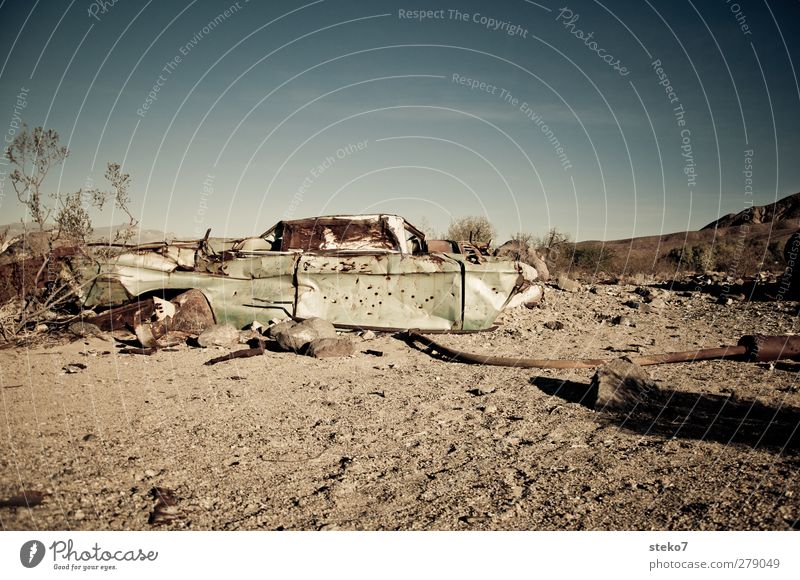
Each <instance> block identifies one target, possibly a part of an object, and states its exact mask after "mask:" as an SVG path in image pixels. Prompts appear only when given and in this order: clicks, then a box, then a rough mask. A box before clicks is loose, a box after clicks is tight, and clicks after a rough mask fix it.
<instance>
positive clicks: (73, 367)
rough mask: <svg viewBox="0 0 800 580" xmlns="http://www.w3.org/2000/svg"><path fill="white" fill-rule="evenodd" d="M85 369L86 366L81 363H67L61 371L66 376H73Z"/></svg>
mask: <svg viewBox="0 0 800 580" xmlns="http://www.w3.org/2000/svg"><path fill="white" fill-rule="evenodd" d="M86 368H87V367H86V365H85V364H83V363H69V364H67V365H64V367H63V368H62V369H61V370H63V371H64V372H65V373H66V374H68V375H74V374H75V373H77V372H80V371H82V370H85V369H86Z"/></svg>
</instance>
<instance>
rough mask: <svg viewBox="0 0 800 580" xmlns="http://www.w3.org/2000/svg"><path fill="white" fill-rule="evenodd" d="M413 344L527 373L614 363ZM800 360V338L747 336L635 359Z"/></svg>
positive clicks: (413, 335)
mask: <svg viewBox="0 0 800 580" xmlns="http://www.w3.org/2000/svg"><path fill="white" fill-rule="evenodd" d="M406 336H407V337H408V339H409V340H410V341H412V342H419V343H421V344H424V345H425V346H427V347H429V348H431V349H432V350H434V351H436V352H438V353H439V354H441V355H443V356H445V357H446V358H448V359H450V360H453V361H459V362H464V363H471V364H481V365H492V366H501V367H517V368H526V369H591V368H595V367H599V366H602V365H604V364H608V363H609V362H611V359H597V358H584V359H572V360H569V359H563V360H560V359H535V358H526V357H505V356H490V355H483V354H474V353H469V352H463V351H460V350H456V349H453V348H449V347H447V346H444V345H442V344H439V343H438V342H436V341H434V340H432V339H430V338H428V337H427V336H425V335H422V334H420V333H418V332H415V331H413V330H409V331H408V332H407V333H406ZM798 356H800V336H763V335H746V336H743V337H742V338H741V339H740V340H739V344H738V345H737V346H723V347H719V348H701V349H697V350H687V351H682V352H669V353H664V354H654V355H649V356H638V357H631V361H633V362H635V363H636V364H638V365H640V366H646V365H658V364H666V363H680V362H694V361H700V360H712V359H738V360H753V361H759V362H765V361H774V360H779V359H782V358H797V357H798Z"/></svg>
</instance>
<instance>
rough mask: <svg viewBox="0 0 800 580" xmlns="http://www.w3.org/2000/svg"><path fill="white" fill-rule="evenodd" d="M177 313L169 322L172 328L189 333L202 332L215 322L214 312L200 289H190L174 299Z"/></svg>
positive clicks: (173, 302)
mask: <svg viewBox="0 0 800 580" xmlns="http://www.w3.org/2000/svg"><path fill="white" fill-rule="evenodd" d="M172 304H173V305H174V306H175V310H176V311H175V315H174V316H172V317H170V318H172V321H171V323H170V324H169V329H170V330H180V331H181V332H186V333H188V334H200V333H202V332H203V331H205V330H206V329H207V328H211V327H213V326H214V324H215V322H216V321H215V320H214V312H213V311H212V310H211V305H209V303H208V300H206V297H205V295H204V294H203V293H202V292H201V291H200V290H189V291H188V292H184V293H183V294H180V295H179V296H176V297H175V299H174V300H172Z"/></svg>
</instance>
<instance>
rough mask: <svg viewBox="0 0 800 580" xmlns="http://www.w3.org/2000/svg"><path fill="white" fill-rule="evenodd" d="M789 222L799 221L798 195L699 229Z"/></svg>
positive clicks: (723, 218) (724, 217) (725, 217)
mask: <svg viewBox="0 0 800 580" xmlns="http://www.w3.org/2000/svg"><path fill="white" fill-rule="evenodd" d="M790 220H800V193H795V194H793V195H789V196H787V197H784V198H783V199H780V200H778V201H776V202H775V203H770V204H768V205H760V206H753V207H751V208H750V209H749V211H748V210H743V211H740V212H739V213H729V214H728V215H725V216H722V217H721V218H719V219H718V220H716V221H713V222H711V223H710V224H708V225H707V226H705V227H703V228H701V229H703V230H713V229H715V228H730V227H734V226H743V225H745V224H768V223H772V222H785V221H790Z"/></svg>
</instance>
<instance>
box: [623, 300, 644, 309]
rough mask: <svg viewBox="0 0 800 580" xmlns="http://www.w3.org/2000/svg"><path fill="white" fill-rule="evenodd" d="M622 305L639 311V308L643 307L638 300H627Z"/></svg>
mask: <svg viewBox="0 0 800 580" xmlns="http://www.w3.org/2000/svg"><path fill="white" fill-rule="evenodd" d="M622 304H623V305H624V306H627V307H628V308H633V309H634V310H638V309H639V307H640V306H641V305H642V303H641V302H639V301H638V300H626V301H625V302H623V303H622Z"/></svg>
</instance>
